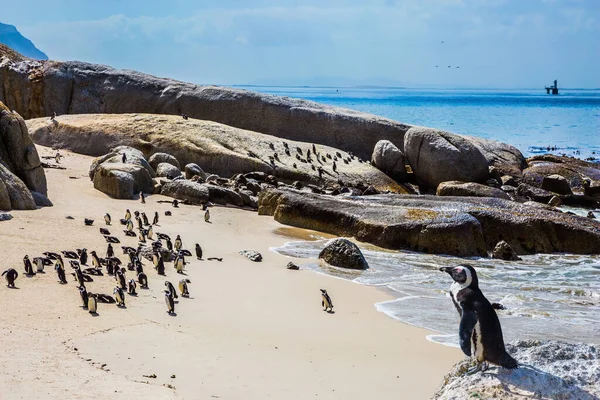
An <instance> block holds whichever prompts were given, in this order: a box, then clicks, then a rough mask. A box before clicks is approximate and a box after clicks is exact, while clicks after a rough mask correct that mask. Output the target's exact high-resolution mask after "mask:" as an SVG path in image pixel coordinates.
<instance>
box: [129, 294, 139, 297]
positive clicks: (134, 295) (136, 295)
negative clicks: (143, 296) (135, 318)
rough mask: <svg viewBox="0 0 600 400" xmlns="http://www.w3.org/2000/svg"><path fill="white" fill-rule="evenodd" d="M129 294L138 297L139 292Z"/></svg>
mask: <svg viewBox="0 0 600 400" xmlns="http://www.w3.org/2000/svg"><path fill="white" fill-rule="evenodd" d="M128 294H129V296H131V297H138V294H137V293H128Z"/></svg>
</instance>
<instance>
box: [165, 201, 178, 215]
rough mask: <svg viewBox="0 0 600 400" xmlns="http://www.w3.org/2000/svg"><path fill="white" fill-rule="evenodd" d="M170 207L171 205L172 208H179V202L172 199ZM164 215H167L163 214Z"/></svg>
mask: <svg viewBox="0 0 600 400" xmlns="http://www.w3.org/2000/svg"><path fill="white" fill-rule="evenodd" d="M171 205H172V206H173V207H174V208H178V207H179V200H177V199H174V200H173V201H172V202H171ZM165 215H167V214H166V213H165Z"/></svg>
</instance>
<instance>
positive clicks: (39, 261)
mask: <svg viewBox="0 0 600 400" xmlns="http://www.w3.org/2000/svg"><path fill="white" fill-rule="evenodd" d="M46 260H48V261H46ZM47 262H50V264H51V263H52V261H50V259H48V258H44V257H35V258H34V259H33V263H34V264H35V266H36V269H37V272H38V273H39V272H44V267H45V266H46V265H49V264H47Z"/></svg>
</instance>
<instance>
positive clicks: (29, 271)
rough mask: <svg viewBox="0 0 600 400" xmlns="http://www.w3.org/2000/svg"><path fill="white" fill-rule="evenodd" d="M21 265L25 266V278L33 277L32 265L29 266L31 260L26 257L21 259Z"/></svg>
mask: <svg viewBox="0 0 600 400" xmlns="http://www.w3.org/2000/svg"><path fill="white" fill-rule="evenodd" d="M23 265H24V266H25V275H26V276H33V275H35V272H34V271H33V265H32V264H31V260H29V256H28V255H26V256H25V257H23Z"/></svg>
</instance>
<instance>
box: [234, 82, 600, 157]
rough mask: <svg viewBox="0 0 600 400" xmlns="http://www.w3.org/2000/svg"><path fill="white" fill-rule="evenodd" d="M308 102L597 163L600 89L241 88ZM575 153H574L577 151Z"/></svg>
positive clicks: (528, 153) (599, 153)
mask: <svg viewBox="0 0 600 400" xmlns="http://www.w3.org/2000/svg"><path fill="white" fill-rule="evenodd" d="M242 88H244V89H248V90H252V91H257V92H261V93H269V94H273V95H277V96H288V97H296V98H302V99H306V100H312V101H316V102H319V103H325V104H329V105H332V106H338V107H344V108H350V109H354V110H359V111H364V112H367V113H371V114H375V115H379V116H382V117H386V118H390V119H394V120H397V121H400V122H404V123H407V124H410V125H421V126H428V127H432V128H439V129H443V130H446V131H449V132H454V133H461V134H465V135H472V136H480V137H484V138H490V139H496V140H500V141H502V142H506V143H510V144H512V145H514V146H516V147H517V148H518V149H519V150H521V151H522V152H523V154H524V155H525V156H531V155H535V154H540V153H547V152H548V150H547V148H548V147H556V148H557V149H556V150H554V151H551V152H553V153H556V154H567V155H573V156H577V157H580V158H588V157H594V158H598V159H600V90H575V89H574V90H567V89H564V90H562V91H561V94H559V95H558V96H552V95H546V92H545V91H544V90H543V88H542V89H541V90H537V89H536V90H440V89H438V90H436V89H431V90H424V89H398V88H312V87H310V88H308V87H307V88H305V87H262V86H252V87H242ZM578 152H579V153H578Z"/></svg>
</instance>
